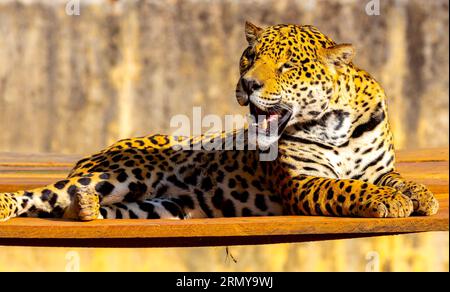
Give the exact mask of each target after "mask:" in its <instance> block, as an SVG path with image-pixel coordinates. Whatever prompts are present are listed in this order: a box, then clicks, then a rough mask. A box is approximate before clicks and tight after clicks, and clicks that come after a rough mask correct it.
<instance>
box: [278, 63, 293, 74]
mask: <svg viewBox="0 0 450 292" xmlns="http://www.w3.org/2000/svg"><path fill="white" fill-rule="evenodd" d="M292 68H294V64H292V63H291V62H286V63H284V64H283V65H281V67H280V69H279V71H280V73H284V72H287V71H289V70H291V69H292Z"/></svg>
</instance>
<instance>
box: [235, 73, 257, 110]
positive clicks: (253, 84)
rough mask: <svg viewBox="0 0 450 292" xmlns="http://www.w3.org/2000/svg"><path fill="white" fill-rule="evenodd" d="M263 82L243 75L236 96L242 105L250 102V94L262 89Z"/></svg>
mask: <svg viewBox="0 0 450 292" xmlns="http://www.w3.org/2000/svg"><path fill="white" fill-rule="evenodd" d="M262 87H263V84H262V83H261V82H259V81H258V80H256V79H253V78H245V77H242V78H241V79H240V80H239V84H238V87H237V90H236V97H237V100H238V102H239V104H240V105H242V106H246V105H248V103H249V99H250V95H252V93H254V92H255V91H257V90H259V89H261V88H262Z"/></svg>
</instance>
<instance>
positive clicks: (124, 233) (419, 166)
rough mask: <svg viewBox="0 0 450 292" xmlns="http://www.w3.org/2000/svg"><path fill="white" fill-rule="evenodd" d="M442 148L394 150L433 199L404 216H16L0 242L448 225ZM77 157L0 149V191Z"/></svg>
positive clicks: (204, 239)
mask: <svg viewBox="0 0 450 292" xmlns="http://www.w3.org/2000/svg"><path fill="white" fill-rule="evenodd" d="M448 156H449V151H448V148H446V149H428V150H421V151H412V152H411V151H406V152H405V151H403V152H399V153H398V158H397V160H398V170H399V171H400V172H401V173H402V174H403V175H404V176H405V177H406V178H408V179H411V180H415V181H417V182H421V183H425V184H427V185H428V186H429V187H430V188H431V190H432V191H433V192H434V193H435V194H436V195H437V197H438V198H439V200H440V204H441V208H440V211H439V214H437V215H436V216H432V217H410V218H406V219H359V218H330V217H309V216H283V217H253V218H220V219H192V220H185V221H170V220H98V221H94V222H88V223H81V222H73V221H64V220H49V219H30V218H17V219H13V220H11V221H9V222H6V223H0V245H17V246H71V247H187V246H219V245H220V246H224V245H246V244H267V243H281V242H304V241H317V240H329V239H344V238H358V237H371V236H381V235H393V234H404V233H415V232H427V231H448V230H449V229H448V226H449V219H448V218H449V216H448V215H449V210H448V193H449V187H448V181H449V177H448V170H449V159H448ZM77 159H78V157H75V156H61V155H22V154H20V155H19V154H11V153H8V154H6V153H4V154H1V153H0V192H6V191H14V190H17V189H27V188H33V187H38V186H42V185H45V184H48V183H51V182H52V181H55V180H57V179H61V178H63V177H64V176H65V174H66V173H67V172H68V171H69V169H70V167H71V165H72V164H73V162H74V161H76V160H77Z"/></svg>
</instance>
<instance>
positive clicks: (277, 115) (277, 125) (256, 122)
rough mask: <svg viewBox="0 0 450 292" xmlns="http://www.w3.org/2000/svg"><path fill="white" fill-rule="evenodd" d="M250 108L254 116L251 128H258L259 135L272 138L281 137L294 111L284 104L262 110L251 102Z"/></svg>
mask: <svg viewBox="0 0 450 292" xmlns="http://www.w3.org/2000/svg"><path fill="white" fill-rule="evenodd" d="M249 107H250V115H251V116H252V123H251V126H253V127H255V128H256V130H257V132H258V134H264V135H266V136H270V137H271V136H280V135H281V134H282V133H283V131H284V129H285V128H286V126H287V124H288V122H289V120H290V118H291V116H292V110H291V109H290V108H289V107H287V106H285V105H282V104H277V105H274V106H272V107H270V108H268V109H265V110H262V109H260V108H258V107H257V106H255V105H254V104H253V103H251V102H250V105H249Z"/></svg>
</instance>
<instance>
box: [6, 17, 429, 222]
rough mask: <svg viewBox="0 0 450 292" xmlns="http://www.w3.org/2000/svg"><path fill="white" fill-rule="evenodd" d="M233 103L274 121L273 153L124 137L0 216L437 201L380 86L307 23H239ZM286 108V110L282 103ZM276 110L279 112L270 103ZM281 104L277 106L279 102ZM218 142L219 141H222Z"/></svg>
mask: <svg viewBox="0 0 450 292" xmlns="http://www.w3.org/2000/svg"><path fill="white" fill-rule="evenodd" d="M245 30H246V38H247V41H248V44H249V45H248V48H247V49H246V50H245V51H244V53H243V55H242V57H241V61H240V72H241V77H240V79H239V82H238V85H237V89H236V96H237V99H238V102H239V103H240V104H241V105H243V106H247V105H249V106H250V109H251V110H252V109H253V111H256V112H257V113H262V114H265V115H267V116H269V115H270V114H271V113H273V112H274V109H277V108H278V107H280V108H283V109H284V111H283V114H284V116H288V117H289V119H288V120H287V122H286V124H283V125H281V126H280V130H281V135H280V138H279V140H278V143H279V153H278V157H277V159H276V160H275V161H261V159H260V155H259V154H260V151H259V150H256V151H253V150H249V149H247V148H246V149H244V150H214V151H206V150H183V149H180V147H178V148H177V147H174V146H176V145H178V146H186V145H190V146H191V149H195V147H194V146H195V145H198V143H202V141H204V140H205V139H208V140H214V139H219V140H220V141H225V138H229V137H232V138H233V139H235V140H236V139H238V138H241V137H244V140H245V137H246V135H247V130H246V129H242V130H239V131H237V132H234V133H223V134H221V135H218V136H214V137H205V136H201V137H172V136H165V135H150V136H147V137H140V138H133V139H126V140H122V141H119V142H117V143H116V144H114V145H112V146H110V147H109V148H107V149H105V150H103V151H101V152H99V153H97V154H95V155H93V156H90V157H87V158H85V159H82V160H81V161H79V162H78V163H77V164H76V166H75V167H74V169H73V170H72V171H71V173H70V174H69V176H68V177H67V179H65V180H62V181H59V182H56V183H54V184H52V185H49V186H46V187H43V188H38V189H34V190H30V191H19V192H16V193H6V194H0V219H1V220H7V219H9V218H12V217H16V216H39V217H64V218H74V219H80V220H92V219H96V218H118V219H120V218H148V219H155V218H170V219H185V218H204V217H223V216H225V217H235V216H264V215H281V214H295V215H298V214H305V215H326V216H360V217H407V216H409V215H410V214H412V213H413V212H415V213H416V214H421V215H432V214H435V213H436V212H437V210H438V203H437V200H436V199H435V198H434V196H433V194H432V193H431V192H430V191H429V190H428V189H427V188H426V187H425V186H423V185H419V184H416V183H414V182H410V181H407V180H405V179H403V178H402V177H401V176H400V175H399V174H398V173H396V172H395V168H394V160H395V158H394V149H393V139H392V133H391V130H390V127H389V123H388V119H387V108H386V97H385V94H384V91H383V89H382V88H381V87H380V85H379V84H378V83H377V81H376V80H375V79H374V78H372V77H371V76H370V75H369V74H368V73H367V72H365V71H363V70H361V69H359V68H357V67H356V66H355V65H354V64H353V63H352V58H353V56H354V49H353V47H352V46H351V45H348V44H343V45H337V44H336V43H335V42H334V41H332V40H331V39H330V38H328V37H327V36H325V35H324V34H322V33H321V32H320V31H319V30H318V29H317V28H315V27H312V26H298V25H277V26H272V27H268V28H266V29H262V28H259V27H257V26H255V25H253V24H250V23H247V24H246V28H245ZM286 109H287V110H286ZM275 112H277V111H275ZM277 113H278V112H277ZM221 143H225V142H221Z"/></svg>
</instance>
